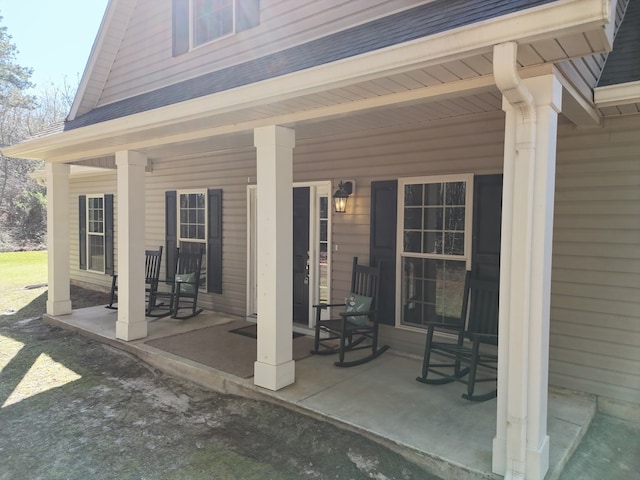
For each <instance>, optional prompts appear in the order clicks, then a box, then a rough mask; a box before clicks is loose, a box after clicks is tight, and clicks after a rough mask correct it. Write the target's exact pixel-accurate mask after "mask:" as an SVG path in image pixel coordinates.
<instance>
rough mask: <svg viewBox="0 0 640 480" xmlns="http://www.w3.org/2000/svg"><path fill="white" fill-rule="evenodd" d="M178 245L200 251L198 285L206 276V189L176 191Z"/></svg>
mask: <svg viewBox="0 0 640 480" xmlns="http://www.w3.org/2000/svg"><path fill="white" fill-rule="evenodd" d="M177 201H178V247H179V248H180V249H181V250H182V251H187V252H199V251H201V252H202V254H203V255H202V270H201V275H202V276H201V283H200V287H201V288H203V289H206V278H207V217H208V216H207V191H206V190H202V191H189V192H185V191H179V192H178V199H177Z"/></svg>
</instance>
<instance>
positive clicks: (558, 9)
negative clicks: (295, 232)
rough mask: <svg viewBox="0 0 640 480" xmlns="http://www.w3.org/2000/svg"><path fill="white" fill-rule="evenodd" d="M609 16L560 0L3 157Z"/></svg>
mask: <svg viewBox="0 0 640 480" xmlns="http://www.w3.org/2000/svg"><path fill="white" fill-rule="evenodd" d="M613 15H614V11H612V9H611V5H610V1H609V0H561V1H558V2H553V3H550V4H547V5H542V6H540V7H536V8H531V9H527V10H525V11H523V12H518V13H514V14H510V15H506V16H503V17H498V18H494V19H490V20H487V21H484V22H479V23H475V24H472V25H468V26H465V27H461V28H458V29H454V30H450V31H446V32H442V33H440V34H437V35H432V36H429V37H424V38H420V39H417V40H413V41H411V42H405V43H401V44H397V45H393V46H390V47H387V48H384V49H381V50H376V51H373V52H369V53H366V54H362V55H358V56H356V57H350V58H346V59H343V60H339V61H336V62H333V63H330V64H325V65H320V66H317V67H313V68H310V69H307V70H302V71H299V72H294V73H290V74H287V75H283V76H280V77H276V78H271V79H268V80H264V81H262V82H258V83H253V84H250V85H245V86H242V87H237V88H234V89H230V90H225V91H223V92H219V93H215V94H212V95H208V96H205V97H200V98H196V99H193V100H189V101H186V102H181V103H179V104H174V105H169V106H166V107H162V108H158V109H155V110H151V111H147V112H142V113H139V114H135V115H130V116H127V117H122V118H117V119H114V120H109V121H106V122H102V123H100V124H96V125H90V126H87V127H83V128H79V129H77V130H71V131H67V132H63V133H61V134H58V135H52V136H50V137H42V138H38V139H34V140H31V141H27V142H24V143H22V144H18V145H14V146H11V147H7V148H5V149H3V154H4V155H7V156H11V157H19V158H43V157H45V158H46V152H47V151H50V150H54V149H60V148H65V147H66V146H71V145H74V144H76V143H80V142H88V141H96V140H101V139H107V138H110V137H112V136H114V135H117V134H122V133H123V132H127V133H133V132H139V131H144V130H147V129H150V128H158V127H163V126H168V125H172V124H176V123H179V122H181V121H187V120H194V119H198V118H204V117H206V116H209V115H214V114H221V113H226V112H232V111H234V110H239V109H244V108H251V107H256V106H260V105H267V104H270V103H274V102H278V101H283V100H287V99H291V98H295V97H298V96H301V95H309V94H313V93H317V92H321V91H324V90H327V89H333V88H339V87H341V86H346V85H350V84H352V83H354V82H362V81H366V80H370V79H373V78H379V77H382V76H386V75H392V74H395V73H400V72H403V71H408V70H411V69H416V68H424V67H427V66H432V65H438V64H441V63H444V62H448V61H452V60H456V59H461V58H464V57H467V56H471V55H477V54H482V53H491V51H492V50H493V46H494V45H496V44H499V43H504V42H508V41H514V40H515V41H518V42H519V43H529V42H533V41H537V40H542V39H545V38H555V37H557V36H559V35H561V34H562V35H567V34H572V33H576V32H581V31H584V30H585V29H596V30H598V29H601V31H602V35H603V37H605V36H607V35H608V34H607V31H606V30H607V29H606V28H605V27H606V26H607V25H608V24H609V23H610V22H612V21H613ZM608 40H610V39H607V41H608ZM604 43H607V42H604ZM609 43H610V42H609ZM48 160H51V161H55V159H48Z"/></svg>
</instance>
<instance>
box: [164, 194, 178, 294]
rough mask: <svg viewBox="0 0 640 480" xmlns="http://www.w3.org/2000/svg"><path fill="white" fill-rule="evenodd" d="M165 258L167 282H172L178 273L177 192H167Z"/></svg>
mask: <svg viewBox="0 0 640 480" xmlns="http://www.w3.org/2000/svg"><path fill="white" fill-rule="evenodd" d="M164 225H165V247H166V248H165V259H166V272H167V276H166V279H167V282H172V281H173V277H174V275H175V273H176V260H177V259H176V253H177V252H176V249H177V248H178V231H177V225H178V215H177V211H176V192H175V190H173V191H171V192H165V223H164Z"/></svg>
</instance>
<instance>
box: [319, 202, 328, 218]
mask: <svg viewBox="0 0 640 480" xmlns="http://www.w3.org/2000/svg"><path fill="white" fill-rule="evenodd" d="M328 217H329V199H328V198H327V197H320V218H328Z"/></svg>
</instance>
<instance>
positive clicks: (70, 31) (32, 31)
mask: <svg viewBox="0 0 640 480" xmlns="http://www.w3.org/2000/svg"><path fill="white" fill-rule="evenodd" d="M106 6H107V0H0V15H1V16H2V17H3V18H2V20H1V21H0V25H3V26H5V27H7V33H8V34H9V35H11V37H12V43H13V44H14V45H15V46H16V47H17V49H18V52H19V53H18V55H17V63H18V64H19V65H21V66H23V67H29V68H32V69H33V75H32V77H31V80H32V82H33V83H35V84H36V89H38V88H46V86H47V85H49V84H51V83H53V84H55V85H58V86H60V85H62V83H63V82H64V79H65V77H66V78H67V83H68V84H69V85H71V86H73V87H75V86H76V85H77V84H78V83H79V81H80V78H81V77H82V73H83V72H84V67H85V65H86V64H87V60H88V59H89V53H90V52H91V47H92V46H93V41H94V40H95V38H96V35H97V34H98V29H99V28H100V22H101V21H102V16H103V14H104V11H105V9H106Z"/></svg>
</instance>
